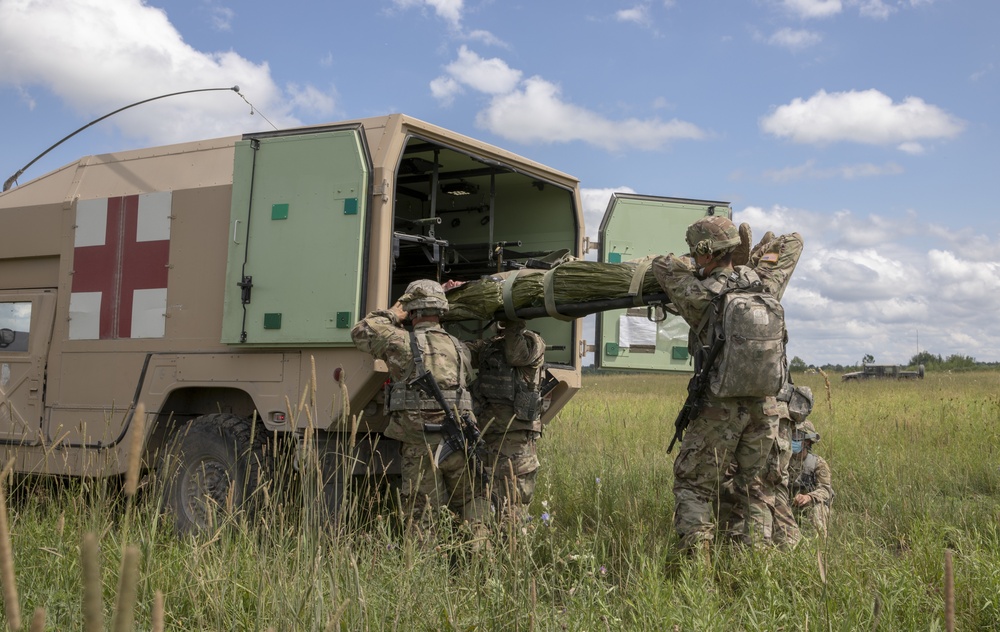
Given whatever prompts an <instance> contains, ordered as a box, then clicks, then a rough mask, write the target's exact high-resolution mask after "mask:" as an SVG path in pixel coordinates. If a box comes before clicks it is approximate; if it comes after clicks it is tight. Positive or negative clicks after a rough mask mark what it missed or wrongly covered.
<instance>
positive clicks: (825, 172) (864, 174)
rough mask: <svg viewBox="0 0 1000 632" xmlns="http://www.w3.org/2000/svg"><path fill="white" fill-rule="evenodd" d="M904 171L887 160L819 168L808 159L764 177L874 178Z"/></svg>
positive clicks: (784, 180)
mask: <svg viewBox="0 0 1000 632" xmlns="http://www.w3.org/2000/svg"><path fill="white" fill-rule="evenodd" d="M902 173H903V168H902V167H901V166H899V165H898V164H896V163H894V162H887V163H885V164H884V165H875V164H871V163H859V164H856V165H842V166H839V167H827V168H822V169H821V168H819V167H817V166H816V161H815V160H808V161H806V162H805V163H803V164H801V165H795V166H792V167H785V168H784V169H775V170H769V171H765V172H764V178H765V179H767V180H771V181H772V182H791V181H794V180H806V179H810V180H825V179H830V178H841V179H844V180H855V179H858V178H873V177H878V176H895V175H900V174H902Z"/></svg>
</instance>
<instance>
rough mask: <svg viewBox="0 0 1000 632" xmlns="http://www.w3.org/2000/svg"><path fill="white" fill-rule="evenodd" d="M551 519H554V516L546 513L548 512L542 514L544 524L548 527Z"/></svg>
mask: <svg viewBox="0 0 1000 632" xmlns="http://www.w3.org/2000/svg"><path fill="white" fill-rule="evenodd" d="M551 519H552V516H550V515H549V512H547V511H546V512H544V513H542V523H543V524H546V525H547V524H549V520H551Z"/></svg>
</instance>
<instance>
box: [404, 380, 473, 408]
mask: <svg viewBox="0 0 1000 632" xmlns="http://www.w3.org/2000/svg"><path fill="white" fill-rule="evenodd" d="M441 393H442V394H443V395H444V401H445V402H447V403H448V405H449V406H453V407H454V408H457V409H458V410H472V396H471V395H470V394H469V392H468V391H467V390H465V389H454V388H450V389H442V390H441ZM386 395H387V397H386V405H385V407H386V410H388V411H389V412H390V413H394V412H399V411H401V410H441V404H439V403H438V402H437V400H436V399H434V398H433V397H431V396H429V395H426V394H424V392H423V391H421V390H420V389H417V388H408V387H407V385H406V382H395V383H393V384H391V385H390V386H389V388H388V392H387V394H386Z"/></svg>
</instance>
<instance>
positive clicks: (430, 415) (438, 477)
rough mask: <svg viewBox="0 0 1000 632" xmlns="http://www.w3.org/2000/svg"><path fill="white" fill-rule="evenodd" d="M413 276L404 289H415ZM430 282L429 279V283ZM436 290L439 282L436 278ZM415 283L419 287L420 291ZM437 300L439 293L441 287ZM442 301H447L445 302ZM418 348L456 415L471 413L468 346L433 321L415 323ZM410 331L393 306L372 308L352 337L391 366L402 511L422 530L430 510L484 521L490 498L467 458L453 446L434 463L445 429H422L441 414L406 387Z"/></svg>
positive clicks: (430, 519) (390, 431) (392, 428)
mask: <svg viewBox="0 0 1000 632" xmlns="http://www.w3.org/2000/svg"><path fill="white" fill-rule="evenodd" d="M419 283H425V284H426V283H429V282H427V281H415V282H414V283H411V284H410V287H408V288H407V294H405V295H404V297H403V298H401V299H400V303H401V304H402V305H403V306H404V308H405V307H406V305H407V301H406V299H407V298H408V297H410V296H411V295H412V294H413V292H411V288H413V287H414V285H415V284H419ZM430 283H433V282H430ZM434 285H435V286H437V288H440V285H438V284H436V283H434ZM419 289H420V286H417V290H418V292H419ZM441 297H442V300H444V299H443V297H444V292H443V290H442V291H441ZM446 305H447V301H446V300H445V306H446ZM412 335H414V336H416V338H417V341H418V345H419V346H420V348H421V350H422V355H423V359H424V365H425V367H426V369H427V370H428V371H430V373H431V374H432V375H433V376H434V378H435V380H437V383H438V385H439V386H440V387H441V390H442V391H443V392H444V394H445V397H446V399H449V401H450V402H451V403H452V404H453V405H454V406H455V407H456V409H457V411H458V414H462V413H470V414H471V408H472V398H471V395H470V394H469V391H468V387H469V382H470V376H471V373H472V365H471V361H470V357H469V352H468V350H467V349H466V348H465V346H464V345H463V344H462V343H461V342H460V341H459V340H458V339H457V338H454V337H453V336H451V335H450V334H448V332H446V331H445V330H444V329H443V328H442V327H441V326H440V324H438V323H437V322H436V320H435V321H434V322H418V323H417V324H415V325H414V326H413V334H412ZM410 336H411V333H410V332H409V331H407V330H406V329H404V328H403V326H402V324H401V323H400V322H399V320H398V318H397V315H396V314H395V313H394V312H393V311H392V310H377V311H374V312H372V313H370V314H369V315H368V316H366V317H365V318H364V319H363V320H362V321H360V322H359V323H358V324H357V325H355V326H354V329H353V330H352V331H351V337H352V339H353V340H354V344H355V345H356V346H357V347H358V349H360V350H362V351H366V352H368V353H370V354H372V356H374V357H375V358H377V359H380V360H384V361H385V363H386V364H387V365H388V367H389V377H390V378H391V380H392V385H393V386H392V388H391V394H390V399H389V402H388V406H389V410H390V420H389V426H388V428H387V429H386V431H385V434H386V436H388V437H390V438H393V439H397V440H399V442H400V444H401V447H400V452H401V455H402V459H401V467H402V488H401V490H400V499H401V501H402V505H403V506H402V509H403V511H404V512H406V513H407V514H408V515H409V516H410V518H412V520H413V524H414V525H416V526H418V527H419V528H421V529H432V528H433V524H434V521H435V517H434V515H433V513H432V512H428V511H427V509H428V508H430V509H431V510H436V508H438V507H445V506H447V507H449V508H450V509H451V510H452V511H454V512H455V513H456V514H458V515H459V516H460V517H461V518H463V519H465V520H467V521H469V522H471V523H474V524H480V523H482V522H484V521H485V520H486V519H487V517H488V516H489V515H490V503H489V500H488V498H487V497H486V494H485V490H484V487H483V485H482V482H481V481H477V480H476V477H475V476H473V475H471V473H470V471H469V467H468V464H467V462H466V457H465V455H464V454H463V453H460V452H455V453H453V454H451V455H450V456H448V458H446V459H445V460H444V461H443V462H441V463H440V464H437V465H436V466H435V458H434V452H435V450H436V449H437V447H438V446H439V445H440V444H441V441H442V433H440V432H427V431H426V430H425V424H440V423H442V422H443V420H444V413H443V412H442V411H441V409H440V405H439V404H438V403H437V401H435V400H434V399H433V398H432V397H431V396H429V395H426V394H424V393H422V392H419V391H418V390H416V389H415V388H410V389H407V388H406V383H407V382H408V381H409V380H410V379H412V378H413V377H414V372H415V366H414V362H413V353H412V351H411V347H410V344H411V342H410Z"/></svg>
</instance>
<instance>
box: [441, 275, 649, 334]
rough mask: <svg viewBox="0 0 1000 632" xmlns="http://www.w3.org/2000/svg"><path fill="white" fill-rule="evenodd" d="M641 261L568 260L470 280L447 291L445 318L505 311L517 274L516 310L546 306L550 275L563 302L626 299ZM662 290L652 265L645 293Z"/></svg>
mask: <svg viewBox="0 0 1000 632" xmlns="http://www.w3.org/2000/svg"><path fill="white" fill-rule="evenodd" d="M638 266H639V264H638V263H633V262H629V263H599V262H596V261H568V262H566V263H562V264H560V265H558V266H556V267H555V268H553V269H552V270H547V271H546V270H527V269H526V270H516V271H512V272H503V273H499V274H496V275H492V276H488V277H483V278H482V279H479V280H478V281H470V282H468V283H465V284H464V285H461V286H459V287H457V288H454V289H452V290H450V291H449V292H448V294H447V297H448V305H449V310H448V313H447V314H446V315H445V318H444V319H445V320H448V321H456V320H490V319H491V318H493V315H494V314H495V313H496V312H499V311H503V310H504V304H503V288H504V284H505V281H506V279H507V278H508V277H509V276H510V275H512V274H516V275H517V276H516V277H515V278H514V281H513V284H512V285H511V287H510V295H511V300H512V302H513V308H514V309H520V308H522V307H542V306H544V305H545V279H546V276H547V275H549V278H550V281H549V282H550V283H552V297H553V300H554V302H555V304H556V308H557V310H558V306H559V305H560V304H570V303H583V302H588V301H595V300H602V299H614V298H622V297H626V296H628V295H629V289H630V287H631V285H632V277H633V276H634V275H635V273H636V271H637V269H638ZM658 292H662V289H661V288H660V285H659V283H657V282H656V278H655V277H654V276H653V272H652V269H651V268H648V267H647V268H646V270H645V271H644V274H643V282H642V294H643V295H646V294H656V293H658Z"/></svg>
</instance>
